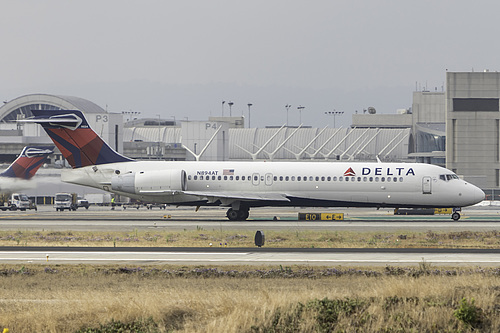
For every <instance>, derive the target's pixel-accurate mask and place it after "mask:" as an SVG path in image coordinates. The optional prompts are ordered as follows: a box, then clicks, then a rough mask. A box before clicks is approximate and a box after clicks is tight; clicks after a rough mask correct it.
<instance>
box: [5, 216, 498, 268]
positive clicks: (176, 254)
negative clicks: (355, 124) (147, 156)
mask: <svg viewBox="0 0 500 333" xmlns="http://www.w3.org/2000/svg"><path fill="white" fill-rule="evenodd" d="M308 210H309V211H310V209H308ZM298 211H299V209H297V210H290V209H268V208H265V209H255V210H253V211H252V214H251V217H250V219H249V220H248V221H244V222H231V221H228V220H227V219H225V217H224V215H225V211H224V210H221V209H207V210H200V212H198V213H195V212H194V211H193V210H186V209H177V210H175V209H167V210H166V211H164V210H146V209H140V210H136V209H132V210H130V209H127V210H122V209H116V210H113V211H112V210H110V209H109V208H106V207H91V209H89V210H78V211H76V212H55V210H53V208H52V207H48V206H45V207H41V209H39V211H37V212H32V211H30V212H5V213H2V214H1V215H0V230H32V231H41V230H45V231H134V230H150V229H162V230H168V231H179V230H197V228H203V229H207V230H210V229H224V230H235V231H236V230H255V231H256V230H339V231H341V230H342V231H343V230H348V231H359V232H367V231H386V232H393V231H401V230H407V231H415V232H418V231H421V232H425V231H429V230H433V231H462V230H469V231H490V230H499V229H500V212H498V211H497V210H494V209H493V210H492V209H489V210H488V209H487V210H471V211H465V212H463V218H462V219H461V220H460V221H458V222H455V221H453V220H451V219H450V218H449V216H417V217H415V216H394V215H392V214H391V211H376V210H373V209H370V210H368V209H344V210H343V211H342V212H343V213H344V214H345V220H344V221H297V212H298ZM337 212H338V210H337ZM275 217H276V218H275ZM424 261H425V262H426V263H430V264H432V265H440V266H464V265H465V266H472V265H478V266H500V250H498V249H493V250H470V249H469V250H467V249H465V250H464V249H452V250H450V249H277V248H274V249H273V248H270V247H263V248H257V247H255V248H215V247H214V248H210V247H207V248H165V247H163V248H152V247H147V248H73V247H71V248H69V247H61V248H48V247H47V248H24V247H13V248H5V247H4V248H0V263H3V264H7V263H9V264H13V263H15V264H27V263H33V264H125V265H131V264H133V265H151V264H153V265H155V264H183V265H184V264H188V265H191V264H192V265H240V264H244V265H276V264H286V265H292V264H298V265H321V266H332V265H333V266H336V265H342V266H359V265H370V266H385V265H419V264H421V263H423V262H424Z"/></svg>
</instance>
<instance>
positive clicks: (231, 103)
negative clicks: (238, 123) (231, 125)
mask: <svg viewBox="0 0 500 333" xmlns="http://www.w3.org/2000/svg"><path fill="white" fill-rule="evenodd" d="M233 104H234V103H233V102H229V103H227V105H229V117H232V116H233V113H232V111H231V109H232V107H233Z"/></svg>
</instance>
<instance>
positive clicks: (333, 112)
mask: <svg viewBox="0 0 500 333" xmlns="http://www.w3.org/2000/svg"><path fill="white" fill-rule="evenodd" d="M325 114H326V115H327V116H333V128H336V127H335V117H336V116H341V115H343V114H344V111H335V109H334V110H333V111H326V112H325Z"/></svg>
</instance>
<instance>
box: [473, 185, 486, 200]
mask: <svg viewBox="0 0 500 333" xmlns="http://www.w3.org/2000/svg"><path fill="white" fill-rule="evenodd" d="M485 198H486V194H484V192H483V190H481V189H480V188H479V187H477V186H474V200H475V201H476V203H478V202H481V201H483V200H484V199H485Z"/></svg>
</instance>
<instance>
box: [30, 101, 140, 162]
mask: <svg viewBox="0 0 500 333" xmlns="http://www.w3.org/2000/svg"><path fill="white" fill-rule="evenodd" d="M31 112H33V114H34V115H35V116H34V117H33V118H29V119H25V120H21V121H22V122H35V123H38V124H40V125H42V127H43V129H44V130H45V132H47V134H48V135H49V136H50V138H51V139H52V141H53V142H54V143H55V145H56V146H57V148H59V150H60V151H61V153H62V154H63V156H64V158H65V159H66V160H67V161H68V163H69V164H70V165H71V167H73V168H81V167H84V166H89V165H99V164H108V163H117V162H127V161H133V160H132V159H130V158H128V157H125V156H123V155H121V154H119V153H117V152H116V151H114V150H113V149H112V148H111V147H109V146H108V145H107V144H106V142H104V140H102V139H101V138H100V137H99V136H98V135H97V133H95V132H94V131H93V130H92V129H91V128H90V126H89V124H88V123H87V120H86V119H85V116H84V115H83V113H82V112H81V111H78V110H57V111H55V110H32V111H31Z"/></svg>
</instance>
